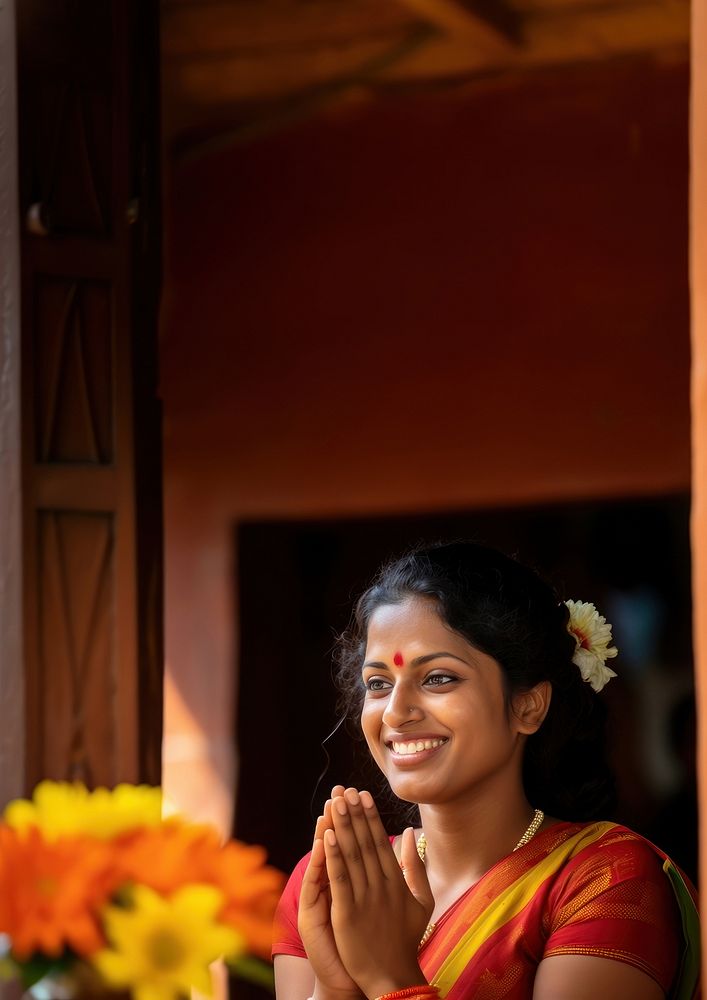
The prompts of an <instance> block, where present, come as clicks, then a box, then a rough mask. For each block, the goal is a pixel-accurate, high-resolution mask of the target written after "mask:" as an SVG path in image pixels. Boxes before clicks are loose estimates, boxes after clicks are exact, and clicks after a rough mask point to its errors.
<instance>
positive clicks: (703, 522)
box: [690, 0, 707, 992]
mask: <svg viewBox="0 0 707 1000" xmlns="http://www.w3.org/2000/svg"><path fill="white" fill-rule="evenodd" d="M691 109H692V113H691V123H690V138H691V154H692V156H691V165H690V166H691V178H690V243H691V246H690V251H691V253H690V279H691V293H692V294H691V301H692V350H693V364H692V407H693V409H692V449H693V456H694V491H693V505H692V553H693V595H692V605H693V608H694V617H695V629H694V636H695V685H696V689H697V716H698V724H699V726H698V748H697V749H698V755H697V767H698V782H699V803H700V884H701V885H702V886H703V887H704V886H707V822H705V815H706V811H705V807H706V806H707V724H706V720H707V610H706V606H705V605H706V601H707V9H706V8H705V3H704V0H702V2H700V0H698V2H696V3H695V4H693V7H692V90H691ZM701 912H702V913H703V914H704V912H705V905H704V888H703V892H702V907H701ZM702 953H703V955H704V954H707V920H704V919H703V921H702ZM702 969H703V973H702V978H703V982H702V989H703V992H705V991H707V968H706V966H705V963H704V962H703V964H702Z"/></svg>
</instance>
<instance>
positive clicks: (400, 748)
mask: <svg viewBox="0 0 707 1000" xmlns="http://www.w3.org/2000/svg"><path fill="white" fill-rule="evenodd" d="M446 742H447V741H446V740H417V741H416V742H414V743H395V742H393V753H399V754H406V753H421V752H422V751H423V750H435V749H436V748H437V747H441V746H442V744H443V743H446Z"/></svg>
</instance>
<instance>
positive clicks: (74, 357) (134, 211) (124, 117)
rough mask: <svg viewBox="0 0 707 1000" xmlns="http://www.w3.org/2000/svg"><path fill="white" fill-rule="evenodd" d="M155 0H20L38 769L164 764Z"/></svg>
mask: <svg viewBox="0 0 707 1000" xmlns="http://www.w3.org/2000/svg"><path fill="white" fill-rule="evenodd" d="M157 39H158V23H157V3H156V0H24V2H23V4H22V5H21V8H20V9H19V10H18V41H19V45H18V54H19V83H20V88H19V94H20V149H21V157H20V167H21V169H20V182H21V215H22V218H23V219H24V220H25V230H24V234H23V241H22V265H23V267H22V281H23V302H22V307H23V309H22V314H23V335H22V367H23V446H24V484H23V485H24V547H25V553H24V572H25V646H26V692H27V729H28V735H27V779H28V784H29V785H31V784H33V783H34V782H35V781H36V780H38V779H39V778H41V777H43V776H46V775H49V776H51V777H54V778H60V777H70V778H77V777H79V778H83V779H84V780H86V781H87V782H89V783H90V784H112V783H114V782H116V781H119V780H150V781H158V780H159V773H160V746H161V713H162V693H161V677H162V620H161V618H162V605H161V593H162V576H161V567H162V563H161V551H162V550H161V534H162V531H161V464H160V408H159V402H158V400H157V395H156V386H157V361H156V358H157V336H156V325H157V324H156V320H157V295H158V282H159V243H160V220H159V211H158V205H159V200H158V197H157V191H158V168H159V157H158V155H157V149H158V148H159V136H158V126H157V123H158V114H157V105H158V90H157V80H158V78H159V66H158V47H157Z"/></svg>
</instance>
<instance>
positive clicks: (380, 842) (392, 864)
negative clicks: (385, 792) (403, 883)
mask: <svg viewBox="0 0 707 1000" xmlns="http://www.w3.org/2000/svg"><path fill="white" fill-rule="evenodd" d="M360 800H361V805H362V806H363V815H364V817H365V819H366V822H367V823H368V829H369V830H370V833H371V838H372V840H373V843H374V845H375V848H376V852H377V854H378V861H379V864H380V866H381V870H382V872H383V874H384V875H385V877H386V878H399V877H400V864H399V862H398V859H397V858H396V857H395V852H394V850H393V845H392V844H391V842H390V838H389V837H388V834H387V833H386V830H385V827H384V826H383V821H382V820H381V818H380V815H379V813H378V810H377V809H376V804H375V802H374V801H373V796H372V795H371V793H370V792H361V794H360Z"/></svg>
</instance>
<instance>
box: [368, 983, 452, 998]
mask: <svg viewBox="0 0 707 1000" xmlns="http://www.w3.org/2000/svg"><path fill="white" fill-rule="evenodd" d="M438 996H439V990H438V989H437V987H436V986H430V985H429V983H425V985H424V986H406V987H405V989H404V990H395V992H394V993H384V994H383V995H382V996H379V997H376V1000H423V998H425V1000H427V998H428V997H438Z"/></svg>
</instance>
